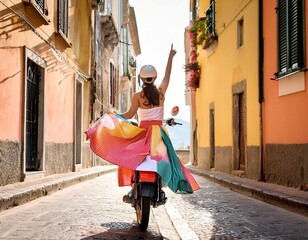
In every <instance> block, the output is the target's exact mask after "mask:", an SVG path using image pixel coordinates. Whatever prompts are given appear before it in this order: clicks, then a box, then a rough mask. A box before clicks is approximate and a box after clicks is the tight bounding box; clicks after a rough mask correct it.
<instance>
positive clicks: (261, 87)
mask: <svg viewBox="0 0 308 240" xmlns="http://www.w3.org/2000/svg"><path fill="white" fill-rule="evenodd" d="M263 37H264V36H263V0H259V122H260V179H259V180H260V181H265V176H264V143H263V103H264V42H263V41H264V38H263Z"/></svg>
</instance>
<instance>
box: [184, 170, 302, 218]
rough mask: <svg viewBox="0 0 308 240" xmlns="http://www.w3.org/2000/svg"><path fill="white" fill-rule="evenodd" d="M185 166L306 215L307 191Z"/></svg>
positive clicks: (256, 196)
mask: <svg viewBox="0 0 308 240" xmlns="http://www.w3.org/2000/svg"><path fill="white" fill-rule="evenodd" d="M185 166H186V168H187V169H188V170H189V171H190V172H191V173H194V174H197V175H199V176H203V177H205V178H207V179H208V180H210V181H213V182H216V183H218V184H220V185H221V186H223V187H226V188H229V189H230V190H232V191H235V192H238V193H240V194H243V195H246V196H248V197H252V198H255V199H257V200H261V201H263V202H266V203H269V204H271V205H274V206H277V207H280V208H284V209H286V210H289V211H291V212H294V213H298V214H301V215H304V216H306V217H308V193H306V192H304V191H300V190H297V189H295V188H290V187H284V186H279V185H276V184H272V183H266V182H258V181H254V180H250V179H244V178H240V177H236V176H233V175H230V174H224V173H218V172H210V171H207V170H204V169H200V168H198V167H194V166H192V165H185ZM265 185H267V186H266V187H265Z"/></svg>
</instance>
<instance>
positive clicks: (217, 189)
mask: <svg viewBox="0 0 308 240" xmlns="http://www.w3.org/2000/svg"><path fill="white" fill-rule="evenodd" d="M195 177H196V179H197V181H198V183H199V184H200V186H201V190H198V191H196V192H195V193H194V194H186V195H185V194H184V195H180V194H175V193H173V192H171V191H170V190H167V191H166V195H167V196H168V198H169V203H168V204H171V205H172V207H173V208H174V207H175V208H176V211H177V215H179V216H180V217H181V219H182V220H183V219H184V220H185V222H184V223H183V222H182V223H181V221H180V222H179V224H177V222H176V221H174V218H173V216H172V215H173V213H172V212H171V213H169V210H170V211H172V209H170V205H168V204H167V205H166V208H167V212H168V213H169V215H170V217H171V219H172V221H173V222H174V225H175V228H176V229H177V231H178V232H179V234H180V236H181V237H182V239H211V240H216V239H224V240H229V239H256V240H272V239H275V240H276V239H279V240H280V239H282V240H292V239H294V240H295V239H297V240H304V239H308V218H307V217H305V216H303V215H300V214H296V213H293V212H291V211H287V210H285V209H283V208H279V207H276V206H273V205H270V204H267V203H264V202H262V201H259V200H256V199H254V198H251V197H247V196H245V195H242V194H239V193H237V192H234V191H231V190H230V189H228V188H225V187H221V185H219V184H217V183H214V182H212V181H209V180H207V179H206V178H204V177H200V176H195ZM185 223H186V224H188V227H189V231H187V226H185ZM182 226H184V229H182Z"/></svg>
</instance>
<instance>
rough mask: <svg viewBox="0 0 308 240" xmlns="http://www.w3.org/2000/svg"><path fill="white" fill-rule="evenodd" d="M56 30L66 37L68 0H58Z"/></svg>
mask: <svg viewBox="0 0 308 240" xmlns="http://www.w3.org/2000/svg"><path fill="white" fill-rule="evenodd" d="M58 31H59V32H60V33H61V34H63V35H64V37H65V38H68V0H58Z"/></svg>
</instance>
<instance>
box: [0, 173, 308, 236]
mask: <svg viewBox="0 0 308 240" xmlns="http://www.w3.org/2000/svg"><path fill="white" fill-rule="evenodd" d="M195 177H196V179H197V181H198V183H199V184H200V186H201V190H199V191H197V192H195V194H192V195H191V194H183V195H182V194H174V193H172V192H171V191H170V190H168V189H165V190H166V194H167V197H168V199H169V200H168V202H167V204H166V205H165V206H160V207H158V208H156V209H152V212H151V217H150V223H149V229H148V231H147V232H140V231H139V229H138V227H137V224H136V216H135V211H134V209H133V208H132V207H131V206H130V205H129V204H126V203H123V202H122V196H123V195H124V194H126V193H127V192H128V190H129V187H125V188H119V187H117V179H116V173H109V174H105V175H102V176H100V177H97V178H95V179H92V180H88V181H86V182H83V183H79V184H77V185H74V186H71V187H69V188H66V189H63V190H61V191H58V192H55V193H53V194H52V195H48V196H46V197H42V198H39V199H37V200H34V201H31V202H29V203H27V204H24V205H21V206H17V207H14V208H12V209H9V210H5V211H3V212H1V213H0V239H1V240H11V239H13V240H14V239H15V240H16V239H20V240H21V239H22V240H24V239H29V240H30V239H37V240H38V239H40V240H56V239H57V240H63V239H65V240H73V239H74V240H76V239H82V240H94V239H96V240H102V239H115V240H116V239H126V240H133V239H165V240H167V239H169V240H178V239H183V240H190V239H205V240H207V239H211V240H216V239H224V240H228V239H258V240H259V239H260V240H261V239H262V240H263V239H265V240H266V239H283V240H284V239H286V240H289V239H301V240H302V239H308V228H307V226H308V218H307V217H304V216H302V215H298V214H295V213H292V212H289V211H286V210H284V209H282V208H278V207H274V206H272V205H269V204H266V203H264V202H261V201H258V200H255V199H252V198H249V197H246V196H244V195H241V194H238V193H235V192H233V191H231V190H229V189H227V188H224V187H221V186H220V185H219V184H217V183H214V182H212V181H209V180H207V179H205V178H204V177H200V176H196V175H195Z"/></svg>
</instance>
